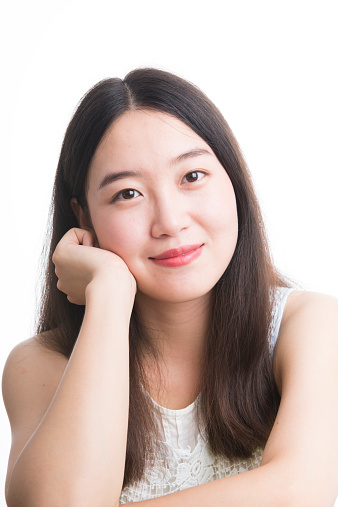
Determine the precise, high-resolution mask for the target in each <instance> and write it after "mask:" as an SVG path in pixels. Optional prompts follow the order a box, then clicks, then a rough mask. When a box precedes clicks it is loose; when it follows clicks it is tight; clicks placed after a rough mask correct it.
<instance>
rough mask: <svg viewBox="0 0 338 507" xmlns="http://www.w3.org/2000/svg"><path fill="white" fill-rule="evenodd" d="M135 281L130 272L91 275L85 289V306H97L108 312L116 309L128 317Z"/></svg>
mask: <svg viewBox="0 0 338 507" xmlns="http://www.w3.org/2000/svg"><path fill="white" fill-rule="evenodd" d="M135 293H136V282H135V280H134V278H133V276H132V275H131V274H127V276H126V275H125V274H124V273H116V271H114V273H112V274H110V273H101V274H98V275H96V276H95V277H93V279H92V280H91V281H90V282H89V284H88V285H87V287H86V290H85V299H86V306H88V305H89V306H98V308H100V309H102V310H103V309H104V308H106V309H108V310H109V311H110V312H112V311H113V309H116V310H117V311H118V312H119V314H121V312H122V315H123V314H126V315H128V317H129V318H130V314H131V311H132V309H133V306H134V299H135Z"/></svg>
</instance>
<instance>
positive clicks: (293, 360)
mask: <svg viewBox="0 0 338 507" xmlns="http://www.w3.org/2000/svg"><path fill="white" fill-rule="evenodd" d="M274 363H275V375H276V380H277V384H278V387H279V389H280V392H281V396H282V401H281V405H280V409H279V412H278V415H277V418H276V421H275V424H274V427H273V429H272V432H271V435H270V437H269V440H268V442H267V445H266V448H265V451H264V455H263V460H262V465H261V467H259V468H257V469H255V470H251V471H249V472H245V473H242V474H239V475H236V476H232V477H229V478H226V479H220V480H217V481H214V482H210V483H207V484H203V485H201V486H197V487H194V488H191V489H186V490H184V491H181V492H178V493H174V494H171V495H168V496H165V497H161V498H158V499H154V500H149V501H144V502H141V505H142V506H144V507H146V506H148V505H149V507H155V506H156V507H162V506H163V507H172V506H173V507H174V506H175V507H180V506H182V507H207V506H213V507H214V506H217V507H221V506H223V505H224V506H227V507H229V506H231V507H239V506H241V507H264V506H266V507H272V506H273V507H278V506H285V507H312V506H313V507H326V506H327V507H332V506H333V504H334V502H335V499H336V496H337V494H338V433H337V431H338V302H337V300H336V299H334V298H331V297H329V296H322V295H318V294H313V293H294V294H291V295H290V296H289V301H288V303H287V308H286V310H285V314H284V318H283V322H282V327H281V332H280V336H279V338H278V342H277V346H276V351H275V358H274Z"/></svg>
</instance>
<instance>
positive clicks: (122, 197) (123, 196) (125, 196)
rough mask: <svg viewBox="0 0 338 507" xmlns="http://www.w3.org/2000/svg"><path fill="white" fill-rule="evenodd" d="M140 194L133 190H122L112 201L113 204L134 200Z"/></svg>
mask: <svg viewBox="0 0 338 507" xmlns="http://www.w3.org/2000/svg"><path fill="white" fill-rule="evenodd" d="M139 195H141V194H140V192H138V191H137V190H135V189H133V188H126V189H124V190H121V192H119V193H118V194H117V195H116V196H115V197H114V199H113V202H115V201H130V200H131V199H134V198H135V197H138V196H139Z"/></svg>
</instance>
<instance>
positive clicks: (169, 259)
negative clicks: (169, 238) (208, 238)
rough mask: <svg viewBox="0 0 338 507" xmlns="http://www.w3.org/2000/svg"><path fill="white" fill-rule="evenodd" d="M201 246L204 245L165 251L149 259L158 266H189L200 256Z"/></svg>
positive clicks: (186, 246)
mask: <svg viewBox="0 0 338 507" xmlns="http://www.w3.org/2000/svg"><path fill="white" fill-rule="evenodd" d="M203 246H204V243H202V244H198V245H185V246H182V247H179V248H173V249H171V250H166V251H165V252H162V253H161V254H160V255H157V256H156V257H149V259H150V260H151V261H153V262H154V263H155V264H158V265H159V266H164V267H179V266H184V265H186V264H190V263H191V262H193V261H194V260H195V259H197V258H198V257H199V256H200V255H201V253H202V248H203Z"/></svg>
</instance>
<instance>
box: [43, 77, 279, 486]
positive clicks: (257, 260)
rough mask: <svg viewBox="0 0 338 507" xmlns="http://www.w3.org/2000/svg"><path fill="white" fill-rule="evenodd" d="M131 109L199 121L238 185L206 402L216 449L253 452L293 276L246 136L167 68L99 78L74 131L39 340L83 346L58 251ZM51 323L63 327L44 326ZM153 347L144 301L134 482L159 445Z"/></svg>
mask: <svg viewBox="0 0 338 507" xmlns="http://www.w3.org/2000/svg"><path fill="white" fill-rule="evenodd" d="M131 109H152V110H157V111H161V112H165V113H168V114H170V115H173V116H175V117H177V118H178V119H180V120H181V121H183V122H184V123H185V124H186V125H188V126H189V127H191V128H192V129H193V130H194V131H195V132H196V133H197V134H198V135H199V136H200V137H201V138H202V139H204V141H205V142H206V143H207V144H208V145H209V146H210V147H211V148H212V150H213V151H214V153H215V155H216V157H217V158H218V160H219V161H220V163H221V164H222V165H223V167H224V169H225V170H226V171H227V173H228V175H229V177H230V180H231V182H232V185H233V187H234V191H235V195H236V202H237V210H238V224H239V234H238V241H237V246H236V249H235V252H234V255H233V257H232V259H231V262H230V264H229V266H228V268H227V269H226V271H225V273H224V274H223V275H222V277H221V279H220V280H219V281H218V282H217V284H216V286H215V287H214V289H213V295H212V305H211V309H210V311H211V326H210V331H209V333H208V336H207V340H206V357H205V365H204V369H203V372H202V375H201V381H200V387H201V397H200V400H201V403H200V408H199V410H200V421H201V422H202V423H203V425H204V426H205V427H206V431H207V436H208V441H209V445H210V447H211V450H212V451H213V452H214V453H215V454H216V455H218V456H225V457H227V458H230V459H232V458H236V457H237V458H238V457H241V458H244V457H248V456H249V455H250V454H251V453H252V452H253V451H254V450H255V449H256V448H257V446H260V445H264V444H265V442H266V440H267V438H268V436H269V433H270V431H271V427H272V424H273V422H274V419H275V417H276V412H277V409H278V404H279V396H278V392H277V389H276V386H275V382H274V378H273V374H272V365H271V357H270V355H269V346H268V337H269V326H270V321H271V313H272V299H273V298H272V297H271V295H272V293H273V290H274V288H275V287H276V286H277V285H285V283H284V282H283V280H282V279H281V277H280V276H279V275H278V273H277V272H276V270H275V269H274V266H273V263H272V261H271V258H270V254H269V249H268V244H267V241H266V237H265V233H264V226H263V221H262V217H261V213H260V209H259V205H258V202H257V200H256V196H255V193H254V190H253V185H252V182H251V178H250V175H249V172H248V170H247V167H246V164H245V161H244V158H243V156H242V154H241V151H240V149H239V146H238V144H237V141H236V139H235V137H234V135H233V133H232V132H231V130H230V128H229V126H228V124H227V123H226V121H225V120H224V118H223V117H222V115H221V113H220V112H219V111H218V109H217V108H216V107H215V106H214V104H213V103H212V102H211V101H210V100H209V99H208V98H207V97H206V96H205V95H204V94H203V93H202V92H201V91H200V90H199V89H198V88H197V87H195V86H194V85H192V84H191V83H189V82H187V81H185V80H183V79H181V78H179V77H177V76H174V75H172V74H170V73H168V72H164V71H160V70H157V69H137V70H134V71H132V72H130V73H129V74H128V75H127V76H126V78H125V79H124V80H121V79H106V80H104V81H101V82H99V83H98V84H97V85H96V86H94V87H93V88H92V89H91V90H90V91H89V92H88V93H87V94H86V95H85V96H84V98H83V99H82V101H81V102H80V104H79V106H78V108H77V110H76V112H75V114H74V116H73V118H72V120H71V122H70V124H69V126H68V129H67V131H66V134H65V138H64V142H63V146H62V150H61V154H60V159H59V164H58V168H57V173H56V178H55V184H54V192H53V201H52V208H51V215H50V220H51V226H50V230H51V237H50V238H48V244H49V249H48V252H46V254H47V256H48V260H47V263H48V264H47V265H46V276H45V284H44V290H43V295H42V300H41V307H40V314H39V324H38V329H37V332H38V333H39V335H40V338H39V339H40V340H41V341H42V342H43V344H44V345H45V346H46V347H48V348H50V349H53V350H55V351H58V352H59V353H61V354H63V355H64V356H66V357H69V356H70V354H71V352H72V350H73V347H74V344H75V341H76V339H77V336H78V333H79V329H80V325H81V323H82V319H83V315H84V307H81V306H76V305H73V304H71V303H69V301H68V300H67V298H66V296H65V294H63V293H61V292H60V291H59V290H58V289H57V287H56V282H57V280H56V276H55V272H54V265H53V263H52V260H51V257H52V254H53V252H54V250H55V247H56V245H57V243H58V242H59V241H60V239H61V237H62V236H63V235H64V234H65V233H66V232H67V231H68V230H69V229H70V228H72V227H77V226H78V224H77V220H76V218H75V216H74V214H73V212H72V209H71V206H70V200H71V198H72V197H76V198H77V199H78V202H79V203H80V205H81V206H82V207H85V206H86V195H85V180H86V176H87V171H88V167H89V164H90V162H91V159H92V157H93V155H94V153H95V150H96V149H97V147H98V145H99V143H100V141H101V140H102V139H103V137H104V135H105V134H106V133H107V130H108V129H109V127H110V126H111V125H112V124H113V123H114V122H115V120H116V119H117V118H118V117H119V116H121V115H122V114H123V113H124V112H126V111H128V110H131ZM48 330H53V331H52V332H49V333H44V332H45V331H48ZM42 333H44V334H43V335H42ZM136 338H137V339H136ZM146 346H149V343H148V342H147V332H146V329H145V326H144V325H142V322H141V319H140V318H139V316H138V315H137V309H136V308H134V311H133V313H132V317H131V323H130V409H129V425H128V441H127V454H126V466H125V478H124V485H127V484H130V483H132V482H133V481H136V480H139V479H140V478H141V477H142V474H143V473H144V469H145V465H146V460H147V457H149V456H150V455H151V454H152V451H153V450H154V449H155V447H154V446H155V444H154V442H155V440H156V426H155V424H154V419H153V408H152V405H151V403H150V402H149V397H148V396H147V394H146V392H145V391H144V389H143V387H142V385H143V386H146V378H145V375H144V372H143V369H142V354H143V350H144V347H146Z"/></svg>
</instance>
